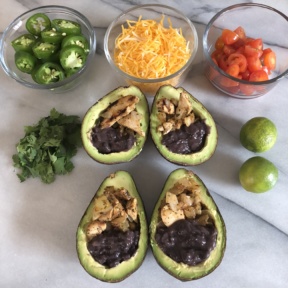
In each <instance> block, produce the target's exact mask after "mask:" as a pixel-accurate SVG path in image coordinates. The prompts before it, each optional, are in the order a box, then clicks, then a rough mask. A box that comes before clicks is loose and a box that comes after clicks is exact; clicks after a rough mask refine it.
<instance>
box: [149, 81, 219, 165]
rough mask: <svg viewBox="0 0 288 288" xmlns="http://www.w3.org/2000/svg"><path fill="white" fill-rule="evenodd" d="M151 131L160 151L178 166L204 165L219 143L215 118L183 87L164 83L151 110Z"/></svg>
mask: <svg viewBox="0 0 288 288" xmlns="http://www.w3.org/2000/svg"><path fill="white" fill-rule="evenodd" d="M150 132H151V136H152V139H153V142H154V144H155V146H156V147H157V149H158V151H159V152H160V154H161V155H162V156H163V157H164V158H166V159H167V160H168V161H170V162H172V163H175V164H179V165H184V166H186V165H198V164H201V163H203V162H205V161H207V160H208V159H209V158H210V157H211V156H212V155H213V154H214V152H215V150H216V146H217V137H218V134H217V128H216V124H215V122H214V120H213V117H212V116H211V114H210V113H209V112H208V110H207V109H206V108H205V107H204V105H203V104H202V103H200V102H199V101H198V100H197V99H196V98H194V97H193V96H192V95H191V94H190V93H188V92H187V91H186V90H184V89H183V88H182V87H179V88H175V87H173V86H170V85H164V86H162V87H161V88H160V89H159V90H158V92H157V94H156V95H155V98H154V101H153V105H152V109H151V115H150Z"/></svg>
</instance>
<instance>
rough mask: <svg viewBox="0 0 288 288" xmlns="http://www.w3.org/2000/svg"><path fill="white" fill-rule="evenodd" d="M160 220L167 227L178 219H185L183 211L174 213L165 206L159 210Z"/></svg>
mask: <svg viewBox="0 0 288 288" xmlns="http://www.w3.org/2000/svg"><path fill="white" fill-rule="evenodd" d="M161 219H162V221H163V223H164V225H165V226H167V227H169V226H170V225H172V224H173V223H174V222H176V221H177V220H180V219H185V215H184V213H183V210H177V211H176V212H175V211H173V210H171V209H170V208H169V206H168V205H165V206H164V207H163V208H162V209H161Z"/></svg>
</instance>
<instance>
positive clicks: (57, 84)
mask: <svg viewBox="0 0 288 288" xmlns="http://www.w3.org/2000/svg"><path fill="white" fill-rule="evenodd" d="M95 51H96V34H95V31H94V29H93V26H92V25H91V23H90V22H89V20H88V19H87V18H86V17H85V16H84V15H82V14H80V13H79V12H77V11H76V10H73V9H71V8H67V7H63V6H55V5H53V6H52V5H50V6H42V7H38V8H36V9H32V10H29V11H28V12H26V13H24V14H22V15H20V16H19V17H17V18H16V19H15V20H14V21H13V22H12V23H11V24H10V25H9V26H8V27H7V28H6V30H5V31H4V33H3V36H2V38H1V43H0V56H1V66H2V68H3V70H4V71H5V73H6V74H7V75H9V76H10V77H12V78H13V79H14V80H16V81H17V82H19V83H21V84H23V85H25V86H26V87H30V88H35V89H45V90H51V91H56V92H57V91H60V92H61V91H66V90H68V89H71V88H73V87H75V85H76V84H78V83H80V81H81V79H82V78H83V75H84V74H85V72H86V71H87V69H88V66H89V64H91V62H92V61H91V60H92V58H93V57H94V55H95Z"/></svg>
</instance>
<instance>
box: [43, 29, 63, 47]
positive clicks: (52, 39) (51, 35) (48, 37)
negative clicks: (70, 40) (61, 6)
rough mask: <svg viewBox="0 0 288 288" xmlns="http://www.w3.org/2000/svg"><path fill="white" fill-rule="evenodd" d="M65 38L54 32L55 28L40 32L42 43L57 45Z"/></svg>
mask: <svg viewBox="0 0 288 288" xmlns="http://www.w3.org/2000/svg"><path fill="white" fill-rule="evenodd" d="M64 37H65V36H64V35H63V34H62V33H61V32H58V31H56V29H55V28H51V29H50V30H44V31H42V32H41V38H42V40H43V41H44V42H47V43H54V44H58V43H61V42H62V40H63V38H64Z"/></svg>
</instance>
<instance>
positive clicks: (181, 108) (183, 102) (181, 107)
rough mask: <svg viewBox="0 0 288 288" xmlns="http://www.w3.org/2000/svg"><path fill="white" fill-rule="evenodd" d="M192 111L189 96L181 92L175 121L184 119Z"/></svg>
mask: <svg viewBox="0 0 288 288" xmlns="http://www.w3.org/2000/svg"><path fill="white" fill-rule="evenodd" d="M191 111H192V104H191V102H190V101H189V95H188V94H187V93H184V92H182V93H181V94H180V98H179V101H178V106H177V108H176V119H184V118H185V117H186V116H187V115H189V114H190V113H191Z"/></svg>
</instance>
